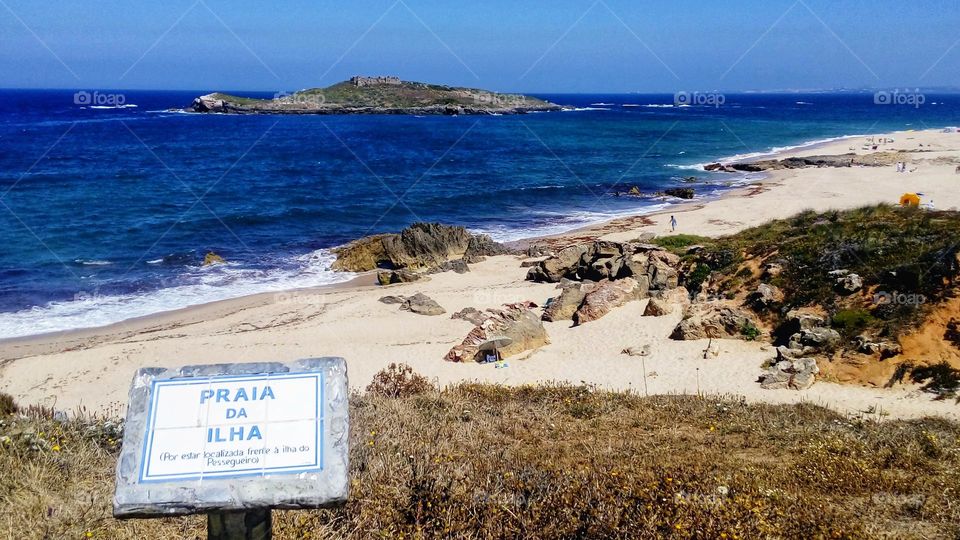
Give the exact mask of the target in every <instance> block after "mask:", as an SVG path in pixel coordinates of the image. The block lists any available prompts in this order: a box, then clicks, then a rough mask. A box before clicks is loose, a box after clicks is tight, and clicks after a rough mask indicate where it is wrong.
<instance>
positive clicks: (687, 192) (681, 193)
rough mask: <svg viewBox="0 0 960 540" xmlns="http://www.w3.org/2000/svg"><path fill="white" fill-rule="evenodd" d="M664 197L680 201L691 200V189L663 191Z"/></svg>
mask: <svg viewBox="0 0 960 540" xmlns="http://www.w3.org/2000/svg"><path fill="white" fill-rule="evenodd" d="M663 193H664V194H665V195H669V196H671V197H677V198H680V199H692V198H693V188H669V189H665V190H663Z"/></svg>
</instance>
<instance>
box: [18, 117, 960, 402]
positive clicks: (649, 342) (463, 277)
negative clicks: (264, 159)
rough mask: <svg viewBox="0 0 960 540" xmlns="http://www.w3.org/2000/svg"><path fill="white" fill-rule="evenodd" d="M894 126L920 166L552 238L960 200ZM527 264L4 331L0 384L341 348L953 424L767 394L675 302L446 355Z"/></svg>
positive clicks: (511, 298) (814, 180)
mask: <svg viewBox="0 0 960 540" xmlns="http://www.w3.org/2000/svg"><path fill="white" fill-rule="evenodd" d="M889 136H891V137H894V138H896V140H897V144H894V145H887V146H889V147H886V146H885V147H884V148H883V150H893V151H904V152H910V151H916V150H915V149H916V148H917V147H918V145H920V146H922V147H923V152H924V153H917V154H912V155H911V159H913V156H915V159H913V161H912V166H911V170H912V171H915V172H911V173H907V174H904V173H897V172H895V168H894V167H893V166H889V167H887V166H883V167H839V168H833V167H830V168H826V167H824V168H805V169H789V170H776V171H767V172H765V173H764V174H768V176H766V177H765V178H764V179H763V180H758V181H757V183H755V184H751V185H746V186H740V187H739V188H736V189H731V190H730V191H728V192H726V193H724V194H723V195H722V196H721V197H718V198H716V199H711V200H707V201H704V200H699V201H698V200H694V201H688V202H685V203H681V204H678V205H675V206H673V207H671V208H669V209H666V210H665V211H661V212H655V213H651V214H647V215H640V216H636V215H635V216H632V217H630V218H624V219H619V220H613V221H610V222H606V223H603V224H601V225H594V226H590V227H585V228H583V229H580V230H575V231H571V232H568V233H565V234H563V235H559V236H558V239H557V240H556V241H557V242H561V241H562V242H566V243H574V242H577V241H580V240H584V239H587V238H590V239H593V238H601V239H604V240H613V241H620V242H622V241H629V240H632V239H636V238H638V237H640V235H642V234H644V233H648V232H649V233H654V234H657V235H663V234H670V225H669V217H670V215H676V216H677V217H678V218H679V219H678V220H679V226H678V228H677V231H676V233H684V234H697V235H701V236H712V237H716V236H723V235H726V234H731V233H735V232H738V231H740V230H743V229H746V228H748V227H752V226H756V225H759V224H761V223H764V222H767V221H770V220H772V219H778V218H784V217H788V216H791V215H794V214H796V213H799V212H801V211H804V210H807V209H813V210H817V211H821V212H822V211H827V210H830V209H837V210H843V209H851V208H855V207H860V206H865V205H871V204H877V203H880V202H889V203H891V204H895V203H896V202H897V201H898V200H899V197H900V195H901V194H902V193H903V192H904V191H905V190H909V191H917V192H923V193H926V194H927V196H926V197H925V200H926V199H927V198H932V199H935V200H936V201H937V208H951V207H953V208H956V207H960V192H957V190H956V183H957V178H958V176H957V174H956V172H955V170H954V169H955V167H956V166H957V165H958V164H960V134H956V133H951V134H941V133H939V132H933V131H930V132H903V133H898V134H893V135H889ZM850 146H854V147H859V146H860V144H859V143H857V144H854V145H851V143H850V142H849V141H847V140H844V141H839V142H833V143H828V144H827V145H826V147H823V146H817V147H815V148H813V149H812V148H810V147H807V148H804V149H801V150H794V151H793V152H797V153H803V152H806V153H809V152H811V151H816V152H820V153H823V154H841V153H847V152H848V151H849V148H848V147H850ZM910 148H914V150H910ZM858 151H865V152H868V153H869V152H870V151H868V150H858ZM526 273H527V268H525V267H522V266H521V264H520V259H519V258H518V257H516V256H513V255H502V256H493V257H488V258H487V260H485V261H483V262H480V263H475V264H471V265H470V272H468V273H466V274H456V273H454V272H445V273H439V274H433V275H431V276H429V277H428V279H426V280H422V281H417V282H412V283H400V284H395V285H389V286H385V287H381V286H378V285H375V284H374V283H373V279H372V277H371V276H370V275H369V274H364V275H360V276H357V277H356V278H355V279H354V280H352V281H350V282H345V283H340V284H336V285H325V286H321V287H315V288H306V289H298V290H294V291H286V292H282V293H261V294H258V295H254V296H244V297H239V298H234V299H229V300H223V301H218V302H214V303H208V304H204V305H200V306H193V307H187V308H183V309H181V310H177V311H174V312H164V313H162V314H155V315H150V316H147V317H144V318H140V319H137V320H132V321H130V320H128V321H126V322H124V323H118V324H116V325H112V326H110V327H107V328H103V327H101V328H94V329H85V330H73V331H66V332H62V333H58V334H45V335H40V336H31V337H27V338H16V342H13V341H3V342H2V343H3V345H4V346H3V347H0V351H2V352H0V391H3V392H7V393H9V394H11V395H13V396H14V398H15V399H16V400H17V401H18V402H20V403H24V404H43V405H46V406H55V407H56V408H57V409H59V410H67V411H71V410H77V408H78V407H85V408H86V409H87V410H89V411H106V410H111V407H116V406H118V404H120V405H122V403H123V402H124V400H125V396H126V394H127V391H128V389H129V383H130V377H131V375H132V374H133V373H134V371H135V370H136V369H139V368H143V367H167V368H171V367H177V366H182V365H191V364H213V363H243V362H256V361H292V360H296V359H298V358H312V357H319V356H341V357H344V358H347V359H348V360H347V361H348V366H349V372H350V382H351V388H352V389H354V390H358V391H362V390H363V389H364V388H365V387H366V386H367V384H368V383H369V382H370V381H371V380H372V379H373V377H374V375H375V374H376V373H377V372H378V371H380V370H381V369H383V368H384V367H386V366H388V365H389V364H390V363H397V362H402V363H406V364H408V365H410V366H411V367H412V368H413V369H414V370H415V371H417V372H419V373H421V374H423V375H424V376H426V377H428V378H429V379H432V380H433V381H434V382H435V383H436V384H437V385H439V386H446V385H449V384H456V383H460V382H464V381H476V382H487V383H493V384H505V385H525V384H534V385H535V384H543V383H550V382H557V383H563V382H567V383H571V384H578V383H580V384H592V385H596V386H597V387H598V388H604V389H610V390H625V391H633V392H637V391H647V390H648V391H649V394H650V395H656V394H684V393H693V392H697V393H699V394H701V395H729V396H739V397H741V398H742V399H745V400H746V401H748V402H765V403H774V404H779V403H782V404H786V403H800V402H806V403H817V404H821V405H825V406H829V407H830V408H833V409H834V410H838V411H841V412H843V413H845V414H854V415H859V416H861V417H864V416H866V417H868V418H875V419H878V420H880V419H886V418H919V417H924V416H931V415H933V416H941V417H948V418H956V419H960V407H958V406H956V405H954V404H953V403H952V401H951V402H948V401H935V400H934V398H933V396H932V395H930V394H927V393H924V392H923V391H922V390H921V389H920V387H919V385H916V384H912V383H900V384H897V385H896V386H895V387H893V388H884V387H883V386H884V384H883V383H878V382H876V381H873V380H865V381H864V382H862V383H857V384H851V382H855V379H849V378H844V375H843V374H840V375H838V376H835V377H830V378H825V379H822V380H821V381H819V382H818V383H817V384H815V385H814V386H812V387H811V388H809V389H807V390H803V391H796V390H766V389H761V388H760V386H759V385H758V384H757V383H756V380H757V377H758V376H759V375H760V374H761V373H762V367H761V366H762V365H763V363H764V362H767V361H769V360H770V358H771V356H772V355H773V354H774V352H773V350H772V348H771V347H770V346H769V345H765V344H762V343H760V342H749V341H743V340H719V344H718V341H714V345H716V346H718V347H719V351H718V354H717V356H716V357H715V358H710V359H704V349H705V347H707V346H708V344H707V340H693V341H675V340H671V339H669V337H668V336H669V335H670V334H671V333H672V331H673V329H674V328H675V327H676V325H677V324H678V323H679V322H680V320H681V319H682V317H683V313H682V311H681V310H674V311H673V312H672V313H670V314H668V315H665V316H661V317H644V316H643V313H644V309H645V307H646V301H638V302H631V303H628V304H626V305H624V306H622V307H620V308H618V309H616V310H614V311H612V312H610V313H609V314H607V315H606V316H605V317H603V319H601V320H598V321H595V322H591V323H589V324H586V325H581V326H571V325H570V323H569V321H560V322H546V323H544V326H545V328H546V330H547V334H548V336H549V340H550V343H549V344H547V345H544V346H543V347H541V348H538V349H536V350H534V351H531V352H529V353H525V354H521V355H517V356H516V357H511V358H509V362H508V364H509V365H508V366H507V369H502V368H501V369H496V368H495V367H494V366H493V365H490V364H475V363H452V362H447V361H444V356H445V355H446V354H447V352H448V351H449V350H450V347H452V346H454V345H456V344H458V343H460V341H462V340H463V339H464V336H465V335H466V334H467V333H468V332H469V331H470V330H471V329H472V328H473V325H472V324H471V323H469V322H467V321H464V320H460V319H454V318H451V317H450V314H453V313H456V312H458V311H460V310H463V309H465V308H467V307H472V308H475V309H479V310H485V309H491V308H497V307H500V306H502V305H503V304H505V303H510V302H519V301H527V300H529V301H533V302H535V303H537V304H541V305H542V304H543V303H544V302H545V301H546V300H547V299H548V298H552V297H554V296H555V295H556V287H555V285H554V284H550V283H534V282H530V281H527V280H526V279H525V277H526ZM416 293H423V294H425V295H428V296H429V297H430V298H432V299H433V300H434V301H436V302H437V303H438V304H439V305H440V306H442V307H443V308H444V309H445V311H446V315H443V316H436V317H429V318H428V317H425V316H424V315H418V314H415V313H410V312H407V311H402V310H400V309H399V308H398V307H397V306H395V305H393V306H391V305H388V304H385V303H382V302H380V301H379V299H380V297H382V296H384V295H403V296H410V295H413V294H416ZM638 346H643V347H649V348H650V354H649V356H648V357H647V358H646V360H645V364H641V363H640V362H638V361H637V359H635V358H631V357H629V356H627V355H624V354H622V351H623V350H624V349H626V348H631V347H638ZM641 367H642V368H643V369H641ZM694 373H696V378H695V377H694ZM838 377H839V378H838ZM871 411H872V412H871Z"/></svg>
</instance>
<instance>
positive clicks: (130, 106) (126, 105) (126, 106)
mask: <svg viewBox="0 0 960 540" xmlns="http://www.w3.org/2000/svg"><path fill="white" fill-rule="evenodd" d="M137 107H139V105H137V104H136V103H124V104H123V105H91V106H90V107H89V108H91V109H135V108H137ZM81 108H82V109H86V108H87V107H81Z"/></svg>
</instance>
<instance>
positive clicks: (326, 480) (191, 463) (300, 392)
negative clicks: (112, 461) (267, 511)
mask: <svg viewBox="0 0 960 540" xmlns="http://www.w3.org/2000/svg"><path fill="white" fill-rule="evenodd" d="M349 399H350V389H349V383H348V381H347V364H346V361H345V360H344V359H343V358H334V357H324V358H307V359H302V360H295V361H292V362H258V363H250V364H211V365H189V366H183V367H179V368H141V369H139V370H138V371H137V372H136V373H135V374H134V376H133V381H132V383H131V385H130V398H129V406H128V409H127V420H126V423H125V425H124V432H123V446H122V448H121V450H120V457H119V459H118V460H117V477H116V491H115V493H114V498H113V513H114V516H116V517H120V518H128V517H155V516H168V515H181V514H197V513H204V512H209V511H216V512H223V511H231V510H245V509H249V508H283V509H296V508H320V507H329V506H336V505H338V504H342V503H343V502H345V501H346V500H347V496H348V493H349V485H350V481H349V468H350V464H349V434H350V422H349V410H350V407H349V405H350V402H349Z"/></svg>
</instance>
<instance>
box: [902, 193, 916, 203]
mask: <svg viewBox="0 0 960 540" xmlns="http://www.w3.org/2000/svg"><path fill="white" fill-rule="evenodd" d="M900 206H920V196H919V195H917V194H916V193H904V194H903V195H901V196H900Z"/></svg>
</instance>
